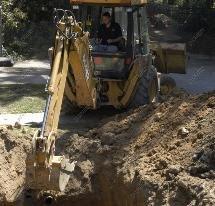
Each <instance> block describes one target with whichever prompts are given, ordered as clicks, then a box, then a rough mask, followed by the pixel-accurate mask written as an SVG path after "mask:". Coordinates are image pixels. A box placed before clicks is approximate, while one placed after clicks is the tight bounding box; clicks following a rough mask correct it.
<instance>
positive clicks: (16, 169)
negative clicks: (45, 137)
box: [0, 126, 30, 205]
mask: <svg viewBox="0 0 215 206" xmlns="http://www.w3.org/2000/svg"><path fill="white" fill-rule="evenodd" d="M8 128H9V129H7V128H0V205H4V204H6V202H7V203H11V202H15V201H16V200H17V199H19V197H20V195H21V193H22V191H23V189H24V188H23V187H24V181H25V168H26V167H25V160H26V154H27V152H28V151H29V149H30V139H29V138H28V137H27V136H25V135H23V134H19V135H18V134H17V131H18V130H16V129H14V130H13V131H12V129H13V127H12V126H11V127H8ZM23 132H24V131H23Z"/></svg>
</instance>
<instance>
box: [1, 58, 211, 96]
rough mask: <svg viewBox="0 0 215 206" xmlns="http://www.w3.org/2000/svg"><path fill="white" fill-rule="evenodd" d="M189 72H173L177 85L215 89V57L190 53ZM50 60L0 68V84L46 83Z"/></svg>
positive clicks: (197, 89)
mask: <svg viewBox="0 0 215 206" xmlns="http://www.w3.org/2000/svg"><path fill="white" fill-rule="evenodd" d="M189 56H190V59H189V61H188V67H187V74H186V75H176V74H171V75H170V76H172V77H173V78H174V79H175V80H176V83H177V86H178V87H180V88H183V89H185V90H186V91H187V92H189V93H191V94H199V93H202V92H207V91H213V90H215V84H214V79H215V69H214V65H215V59H213V58H210V57H205V56H202V55H189ZM49 69H50V67H49V62H48V61H36V60H32V61H25V62H20V63H17V64H15V65H14V68H0V84H27V83H30V84H45V83H46V82H47V78H48V75H49Z"/></svg>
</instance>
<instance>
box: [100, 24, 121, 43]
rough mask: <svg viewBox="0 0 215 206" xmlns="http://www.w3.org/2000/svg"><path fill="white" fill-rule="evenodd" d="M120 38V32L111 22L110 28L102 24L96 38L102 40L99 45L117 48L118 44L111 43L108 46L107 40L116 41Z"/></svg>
mask: <svg viewBox="0 0 215 206" xmlns="http://www.w3.org/2000/svg"><path fill="white" fill-rule="evenodd" d="M121 36H122V30H121V27H120V25H119V24H118V23H114V22H112V23H111V25H110V27H109V28H107V27H106V26H105V25H104V24H102V25H101V26H100V28H99V31H98V38H99V39H101V40H102V42H101V44H103V45H113V46H117V47H118V46H119V43H118V42H117V43H111V44H108V42H107V40H108V39H116V38H119V37H121Z"/></svg>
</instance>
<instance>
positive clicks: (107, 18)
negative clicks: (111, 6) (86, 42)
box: [102, 12, 111, 25]
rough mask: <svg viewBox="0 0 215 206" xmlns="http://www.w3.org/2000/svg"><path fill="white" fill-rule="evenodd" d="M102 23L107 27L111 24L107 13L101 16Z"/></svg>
mask: <svg viewBox="0 0 215 206" xmlns="http://www.w3.org/2000/svg"><path fill="white" fill-rule="evenodd" d="M102 23H103V24H105V25H108V24H110V23H111V15H110V13H109V12H105V13H104V14H103V15H102Z"/></svg>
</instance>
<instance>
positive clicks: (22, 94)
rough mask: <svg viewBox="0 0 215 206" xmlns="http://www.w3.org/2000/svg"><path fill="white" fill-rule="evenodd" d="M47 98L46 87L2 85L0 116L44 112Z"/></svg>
mask: <svg viewBox="0 0 215 206" xmlns="http://www.w3.org/2000/svg"><path fill="white" fill-rule="evenodd" d="M46 96H47V94H46V93H45V86H44V85H32V84H25V85H0V114H6V113H10V114H15V113H36V112H43V111H44V108H45V102H46Z"/></svg>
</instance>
